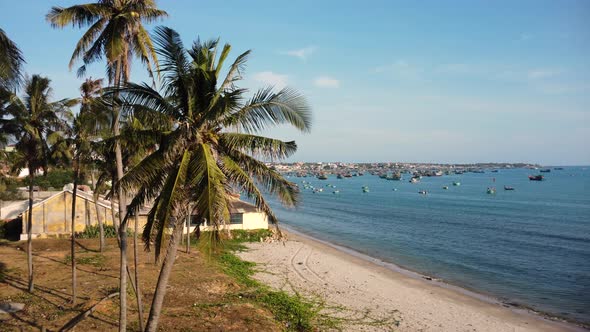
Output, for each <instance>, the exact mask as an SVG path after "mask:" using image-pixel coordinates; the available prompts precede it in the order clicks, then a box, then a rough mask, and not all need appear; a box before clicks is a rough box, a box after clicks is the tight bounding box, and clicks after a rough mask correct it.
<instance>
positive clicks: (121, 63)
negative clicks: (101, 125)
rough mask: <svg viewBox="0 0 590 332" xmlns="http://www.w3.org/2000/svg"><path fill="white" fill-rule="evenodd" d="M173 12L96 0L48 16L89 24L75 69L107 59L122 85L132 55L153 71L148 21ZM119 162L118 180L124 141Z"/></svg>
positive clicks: (138, 0) (136, 2) (115, 126)
mask: <svg viewBox="0 0 590 332" xmlns="http://www.w3.org/2000/svg"><path fill="white" fill-rule="evenodd" d="M167 15H168V14H167V13H166V12H165V11H163V10H160V9H157V8H156V4H155V1H154V0H99V1H97V2H95V3H88V4H82V5H74V6H71V7H68V8H63V7H53V8H52V9H51V10H50V12H49V13H48V14H47V16H46V18H47V20H48V21H49V22H50V23H51V25H52V26H53V27H57V28H63V27H65V26H67V25H72V26H74V27H76V26H77V27H80V28H81V27H84V26H89V28H88V30H87V31H86V32H85V33H84V35H83V36H82V38H80V40H79V41H78V43H77V45H76V47H75V49H74V52H73V54H72V57H71V59H70V69H71V68H72V67H73V65H74V63H75V62H76V61H77V60H79V59H81V60H82V62H83V65H82V66H81V67H80V69H79V70H78V74H79V75H83V74H84V72H85V70H86V65H88V64H90V63H92V62H94V61H97V60H100V59H101V58H102V57H103V56H104V57H105V58H106V69H107V76H108V79H109V83H111V84H113V85H114V86H115V87H119V86H120V85H121V83H122V82H127V81H129V77H130V74H131V60H132V58H133V57H134V56H136V57H138V58H139V59H140V61H141V62H142V63H143V64H144V65H145V66H146V67H147V69H148V72H149V73H150V75H151V73H152V67H151V66H152V64H156V65H157V59H156V53H155V51H154V48H153V45H152V41H151V39H150V36H149V34H148V32H147V31H146V30H145V28H144V27H143V23H151V22H154V21H156V20H158V19H161V18H163V17H165V16H167ZM113 113H114V114H113V123H112V132H113V136H118V135H119V121H120V119H119V111H118V109H117V108H114V109H113ZM115 161H116V166H117V179H118V180H120V179H121V178H122V177H123V157H122V153H121V145H120V144H119V143H118V142H116V144H115ZM118 188H119V192H118V199H119V213H120V215H123V214H124V213H125V208H126V199H125V193H124V190H123V189H124V188H123V187H122V186H119V187H118ZM126 232H127V225H126V224H125V223H121V224H120V225H119V237H120V239H121V242H120V250H121V269H120V271H119V272H120V289H121V296H120V301H121V306H120V312H119V330H120V331H124V330H125V329H126V326H127V315H126V307H127V295H126V289H127V280H126V279H125V271H126V267H127V239H126V235H125V234H126Z"/></svg>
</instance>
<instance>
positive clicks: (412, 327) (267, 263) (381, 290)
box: [239, 233, 585, 331]
mask: <svg viewBox="0 0 590 332" xmlns="http://www.w3.org/2000/svg"><path fill="white" fill-rule="evenodd" d="M287 238H288V240H287V241H285V242H284V243H279V242H274V243H254V244H249V245H248V247H249V250H247V251H245V252H242V253H240V254H239V256H240V257H241V258H242V259H244V260H247V261H251V262H255V263H257V265H258V266H257V268H258V269H259V272H258V273H257V274H256V275H255V278H257V279H258V280H260V281H262V282H264V283H266V284H268V285H270V286H272V287H274V288H277V289H282V290H286V291H289V292H298V293H300V294H304V295H306V296H311V297H318V298H321V299H323V300H324V301H326V305H327V306H334V307H337V306H340V307H344V308H345V309H337V310H332V311H331V312H332V313H333V314H334V315H336V316H339V317H345V318H346V319H348V320H350V323H346V324H345V325H344V327H345V330H347V331H390V330H393V329H395V330H396V331H585V330H584V329H582V328H579V327H577V326H574V325H571V324H566V323H562V322H557V321H552V320H549V319H546V318H543V317H542V316H540V315H537V314H535V313H532V312H530V311H528V310H523V309H517V308H514V307H507V306H505V305H503V304H502V303H499V302H498V301H495V300H494V299H491V298H487V297H484V296H478V295H477V294H475V293H471V292H468V291H464V290H461V289H460V288H457V287H453V286H449V285H446V284H444V283H441V282H438V281H436V280H427V279H425V278H423V277H422V276H420V275H418V274H414V273H412V272H409V271H403V270H398V271H395V270H394V269H395V268H394V267H393V268H392V267H391V266H387V265H383V264H377V263H376V262H372V261H370V260H369V259H367V257H362V255H355V254H354V253H353V254H351V253H347V252H345V251H342V250H340V249H337V248H336V247H334V246H332V245H329V244H326V243H322V242H319V241H315V240H314V239H311V238H308V237H305V236H302V235H300V234H293V233H288V234H287ZM327 311H329V310H327ZM380 320H384V321H386V322H387V323H385V324H383V323H381V324H379V323H377V322H379V321H380ZM395 321H398V322H399V326H396V324H395V323H394V322H395Z"/></svg>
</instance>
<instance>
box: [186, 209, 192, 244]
mask: <svg viewBox="0 0 590 332" xmlns="http://www.w3.org/2000/svg"><path fill="white" fill-rule="evenodd" d="M186 253H187V254H190V253H191V215H190V209H189V215H188V216H186Z"/></svg>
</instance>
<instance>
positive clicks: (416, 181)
mask: <svg viewBox="0 0 590 332" xmlns="http://www.w3.org/2000/svg"><path fill="white" fill-rule="evenodd" d="M409 182H410V183H418V182H420V179H418V178H411V179H410V181H409Z"/></svg>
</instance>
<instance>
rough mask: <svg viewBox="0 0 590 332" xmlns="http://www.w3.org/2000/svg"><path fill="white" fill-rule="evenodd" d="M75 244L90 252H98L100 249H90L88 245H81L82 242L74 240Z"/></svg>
mask: <svg viewBox="0 0 590 332" xmlns="http://www.w3.org/2000/svg"><path fill="white" fill-rule="evenodd" d="M76 245H77V246H78V247H80V248H82V249H84V250H86V251H90V252H100V249H90V248H89V247H87V246H85V245H83V244H82V243H80V241H76Z"/></svg>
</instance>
